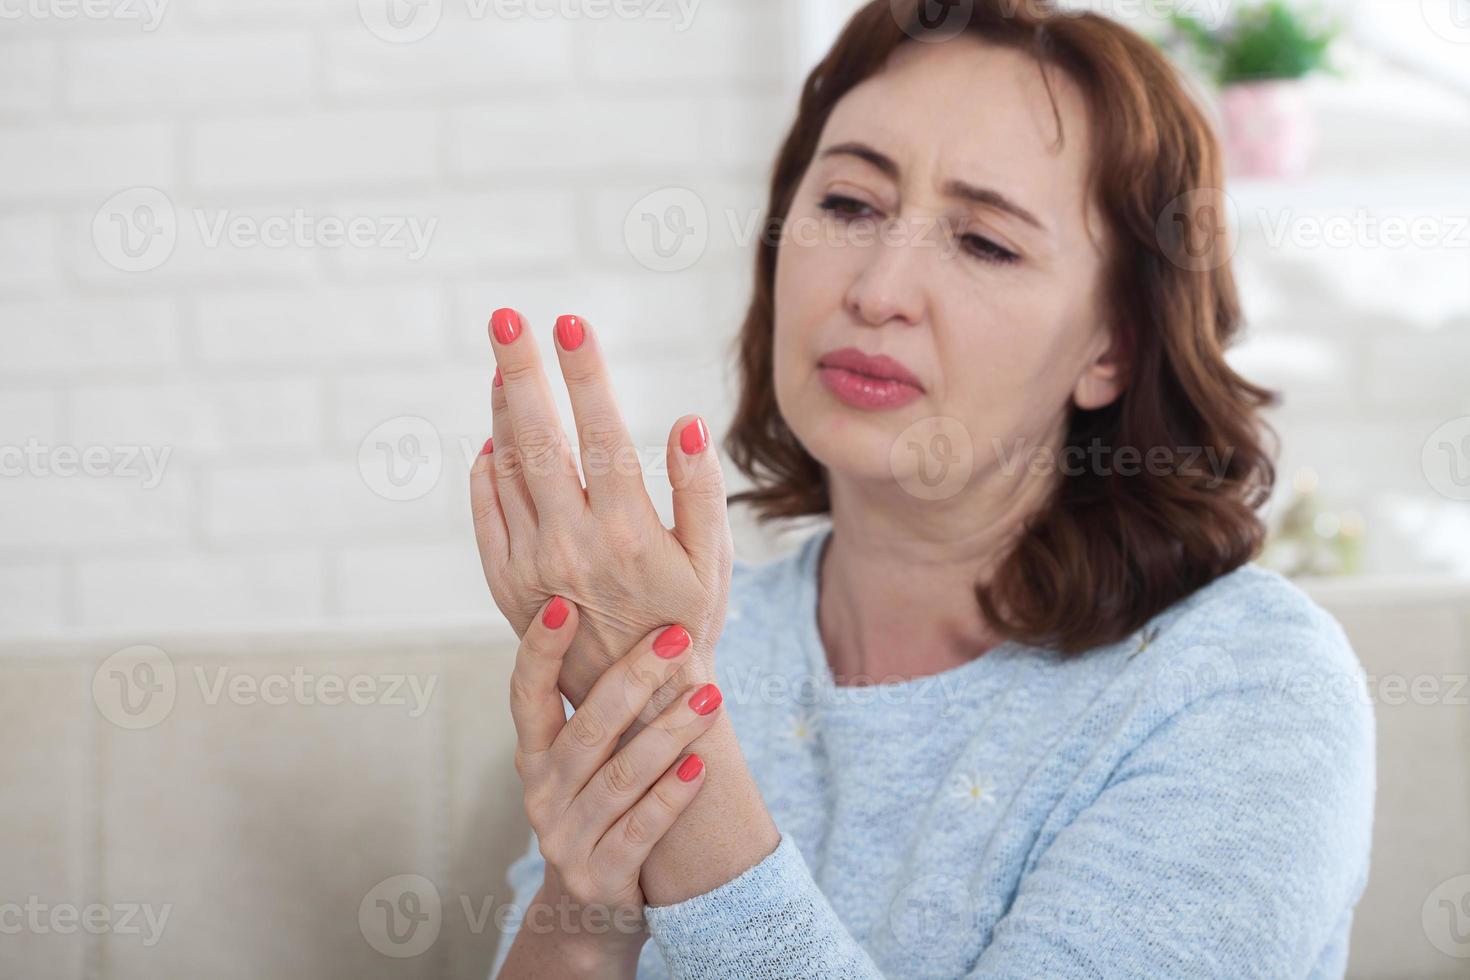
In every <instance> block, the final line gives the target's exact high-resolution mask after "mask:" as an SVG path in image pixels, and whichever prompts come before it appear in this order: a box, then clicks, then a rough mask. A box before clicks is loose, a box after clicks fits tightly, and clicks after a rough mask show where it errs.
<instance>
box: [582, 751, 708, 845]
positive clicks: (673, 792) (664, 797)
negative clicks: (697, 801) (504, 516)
mask: <svg viewBox="0 0 1470 980" xmlns="http://www.w3.org/2000/svg"><path fill="white" fill-rule="evenodd" d="M703 786H704V760H703V759H701V758H700V757H699V756H698V755H696V754H694V753H692V752H691V753H690V754H689V755H687V756H685V757H684V758H683V759H682V760H680V762H679V764H678V765H676V766H670V767H669V769H668V771H667V772H665V773H664V774H663V775H662V776H660V777H659V779H658V782H656V783H654V784H653V787H652V788H651V789H649V791H648V792H647V793H645V794H644V795H643V798H642V799H641V800H639V801H638V802H637V803H635V804H634V805H633V806H632V807H631V808H630V809H629V810H628V812H627V813H625V814H623V816H622V817H620V818H618V821H617V822H616V823H615V824H613V825H612V827H610V828H608V831H607V833H605V834H603V835H602V839H601V840H600V841H598V842H597V846H596V847H595V848H594V850H593V858H592V859H593V860H594V861H596V862H597V863H598V864H599V865H601V866H603V867H610V868H641V867H643V865H644V864H645V863H646V862H647V861H648V855H649V854H650V853H652V851H653V847H654V845H655V844H657V843H658V842H659V841H660V840H662V839H663V836H664V834H666V833H668V832H669V828H670V827H672V826H673V825H674V821H675V820H678V819H679V814H681V813H683V812H684V811H685V810H686V809H687V808H688V807H689V804H690V803H692V802H693V801H694V797H695V796H697V795H698V794H699V790H700V789H701V788H702V787H703Z"/></svg>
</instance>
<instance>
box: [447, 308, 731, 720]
mask: <svg viewBox="0 0 1470 980" xmlns="http://www.w3.org/2000/svg"><path fill="white" fill-rule="evenodd" d="M527 332H528V330H527V325H526V322H525V319H524V318H523V317H521V315H520V314H519V313H517V312H516V311H515V310H511V309H500V310H496V311H495V314H494V315H493V316H492V317H491V320H490V334H491V343H492V346H493V347H494V350H495V359H496V363H497V364H498V365H499V367H498V369H497V371H496V381H495V385H494V388H493V391H492V396H491V402H492V406H493V412H494V423H493V440H492V441H493V451H490V452H488V453H482V454H481V456H480V458H479V459H478V460H477V461H476V463H475V466H474V468H473V469H472V471H471V474H470V494H471V502H472V506H473V510H474V518H475V538H476V540H477V542H478V544H479V549H480V560H481V564H482V565H483V566H484V570H485V579H486V581H487V582H488V583H489V586H490V592H491V595H492V596H494V598H495V604H496V605H497V606H498V607H499V608H500V611H501V612H502V613H503V614H504V615H505V617H506V618H507V619H508V620H509V621H510V623H511V625H512V627H514V629H515V630H516V633H517V635H522V636H523V635H524V634H525V631H526V629H527V628H528V627H529V626H530V623H531V621H532V618H533V617H534V616H535V614H536V611H537V610H538V609H540V608H541V606H542V605H543V604H544V603H545V602H546V601H547V599H549V598H550V597H551V596H553V595H561V596H564V597H566V598H567V599H568V600H570V601H571V602H573V603H575V604H576V605H577V608H578V610H579V612H580V616H581V625H580V629H579V630H578V631H577V636H576V639H575V640H574V641H573V645H572V647H571V649H570V650H569V651H568V653H567V656H566V660H565V661H564V663H563V666H562V671H561V676H560V686H561V689H562V692H563V693H564V694H566V696H567V699H568V700H569V701H571V702H572V705H573V706H574V707H575V706H577V705H579V704H580V703H581V701H582V699H583V698H584V697H585V696H586V694H587V692H588V691H589V690H590V689H591V687H592V683H593V682H594V681H595V680H596V679H597V678H598V677H599V676H600V675H601V674H602V673H603V671H605V670H606V669H607V668H608V667H609V666H611V665H612V664H613V663H614V662H615V661H617V660H618V659H619V658H620V657H621V656H622V655H623V654H624V653H626V652H627V650H628V649H629V648H631V647H632V646H634V645H635V644H636V643H637V642H638V641H639V639H640V638H641V637H643V636H644V635H646V634H647V633H648V632H649V631H650V630H652V629H654V628H655V627H657V626H658V625H660V624H663V623H680V624H683V625H684V627H685V628H686V629H687V630H688V631H689V633H690V636H691V637H692V640H693V648H692V651H691V655H690V656H689V657H688V658H687V662H686V664H685V666H684V667H683V668H681V669H680V671H679V673H678V674H677V675H676V676H675V677H673V678H672V679H671V680H670V681H669V683H667V684H665V685H664V686H663V687H662V688H660V690H659V692H658V693H657V694H656V695H655V697H654V698H653V700H652V701H650V703H649V705H648V707H647V708H646V709H644V711H643V712H642V713H641V714H640V715H639V721H640V722H642V723H645V724H646V723H647V722H649V721H651V720H652V719H653V718H655V717H657V715H658V714H659V712H660V711H662V710H663V709H664V708H665V707H666V706H667V705H668V704H669V703H671V702H672V700H673V699H674V697H676V696H677V694H678V692H680V691H682V690H684V689H686V688H688V687H689V686H690V685H691V684H697V683H705V682H708V681H713V680H714V648H715V643H716V642H717V641H718V640H719V637H720V633H721V632H722V630H723V629H724V623H725V610H726V606H727V603H728V601H729V591H730V572H731V565H732V562H733V560H734V542H733V540H732V537H731V534H730V523H729V519H728V516H727V514H726V509H725V483H724V476H723V474H722V473H721V470H720V464H719V458H718V454H717V452H716V450H715V449H714V447H713V446H712V445H711V439H710V435H709V430H708V428H707V427H706V426H705V423H704V421H703V420H702V419H700V418H699V417H698V416H693V415H689V416H684V417H683V418H681V419H679V421H678V422H677V423H675V425H674V428H673V430H672V432H671V433H670V435H669V438H668V440H667V445H666V446H665V453H666V461H667V464H668V473H669V482H670V484H671V485H672V486H673V505H674V506H673V510H674V527H673V529H672V530H670V529H668V528H666V527H664V525H663V522H662V521H661V520H660V519H659V516H658V512H657V511H656V510H655V509H654V506H653V503H652V501H651V500H649V498H648V491H647V489H646V488H645V486H644V482H643V467H642V458H641V456H640V454H639V452H638V450H637V448H636V447H634V445H633V442H632V439H631V437H630V436H629V434H628V430H627V428H626V426H625V425H624V424H623V419H622V414H621V412H620V411H619V410H618V404H617V400H616V399H615V398H614V397H613V392H612V386H611V384H610V382H609V380H608V375H607V369H606V365H605V363H604V361H603V356H602V351H601V349H600V348H599V346H598V344H597V337H596V334H595V333H594V332H593V331H592V330H591V329H590V326H589V325H588V324H587V323H586V321H584V320H583V319H582V318H581V317H574V316H563V317H561V318H559V319H558V320H557V324H556V330H555V335H556V340H555V347H556V351H557V358H558V360H559V361H560V362H561V369H562V376H563V378H564V379H565V381H566V386H567V392H568V394H569V395H570V397H571V403H572V412H573V415H574V416H575V422H576V427H577V432H578V434H579V439H578V449H579V451H580V455H581V461H582V470H583V473H584V475H585V476H586V480H587V485H586V488H585V489H583V486H582V481H581V480H580V479H579V478H578V476H577V468H576V463H575V462H574V460H573V459H572V454H571V450H570V447H569V445H568V443H567V439H566V435H565V432H564V431H563V429H562V425H561V419H560V417H559V416H558V414H557V411H556V406H555V404H554V403H553V401H552V397H551V390H550V387H549V385H548V382H547V380H546V376H545V373H544V372H543V371H542V368H541V357H540V353H539V351H538V349H537V345H536V343H535V342H534V339H533V338H531V337H528V336H526V334H527ZM489 448H490V446H489V445H488V444H487V449H489Z"/></svg>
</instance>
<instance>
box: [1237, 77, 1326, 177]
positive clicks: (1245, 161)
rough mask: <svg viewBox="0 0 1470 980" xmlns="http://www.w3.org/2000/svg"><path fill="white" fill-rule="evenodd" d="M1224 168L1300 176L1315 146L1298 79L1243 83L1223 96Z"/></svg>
mask: <svg viewBox="0 0 1470 980" xmlns="http://www.w3.org/2000/svg"><path fill="white" fill-rule="evenodd" d="M1220 116H1221V120H1222V122H1223V123H1224V127H1225V132H1224V138H1225V158H1226V168H1227V170H1228V172H1229V173H1230V174H1231V175H1232V176H1236V177H1274V178H1291V177H1300V176H1301V175H1302V174H1304V173H1306V171H1307V167H1308V165H1309V164H1310V162H1311V158H1312V152H1313V150H1314V149H1315V148H1316V144H1317V129H1316V125H1315V121H1314V119H1313V117H1312V110H1311V106H1310V105H1309V104H1308V102H1307V97H1306V88H1305V86H1303V85H1302V83H1301V82H1299V81H1297V80H1295V79H1273V80H1270V81H1262V82H1239V83H1236V84H1233V85H1227V86H1225V88H1224V89H1222V90H1221V92H1220Z"/></svg>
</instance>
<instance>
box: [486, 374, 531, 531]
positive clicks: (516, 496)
mask: <svg viewBox="0 0 1470 980" xmlns="http://www.w3.org/2000/svg"><path fill="white" fill-rule="evenodd" d="M490 426H491V432H492V433H493V439H494V441H495V452H494V454H493V455H492V457H491V463H492V472H493V473H494V474H495V492H496V495H497V498H498V500H499V503H500V511H501V513H502V514H503V515H504V517H505V527H506V530H507V531H508V532H509V534H510V541H511V547H512V548H514V547H515V546H516V544H518V543H522V542H525V543H527V546H529V542H532V541H534V540H536V528H537V526H538V522H537V519H536V504H535V502H534V501H533V500H531V491H530V489H529V488H528V487H527V486H526V481H525V478H524V477H523V476H522V474H521V454H520V447H518V446H517V445H516V437H515V432H514V431H512V430H511V427H510V412H509V410H508V409H507V408H506V405H505V386H504V385H503V384H501V377H500V369H499V368H496V369H495V380H494V381H493V382H491V387H490Z"/></svg>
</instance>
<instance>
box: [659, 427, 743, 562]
mask: <svg viewBox="0 0 1470 980" xmlns="http://www.w3.org/2000/svg"><path fill="white" fill-rule="evenodd" d="M665 452H666V458H665V462H666V463H667V465H668V471H669V483H670V484H671V485H672V486H673V489H674V495H673V496H674V537H675V538H677V539H678V540H679V544H681V545H683V547H684V551H685V552H686V553H687V554H688V555H689V560H690V563H691V564H692V565H693V566H694V573H695V574H696V575H698V576H699V581H700V582H701V583H702V584H703V585H704V587H705V588H707V589H714V588H716V587H717V586H721V585H722V584H723V583H724V582H726V581H728V578H729V574H730V564H731V562H732V561H733V559H734V556H735V541H734V537H733V536H732V535H731V533H730V516H729V513H728V511H727V510H726V505H725V474H724V472H723V471H722V470H721V469H720V454H719V452H718V451H717V450H716V449H715V446H714V444H713V440H711V439H710V434H709V426H707V425H706V424H705V421H704V419H702V418H700V417H699V416H698V415H686V416H684V417H683V418H681V419H679V421H678V422H675V423H674V428H673V430H672V431H671V432H670V434H669V441H668V446H667V448H666V451H665Z"/></svg>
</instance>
